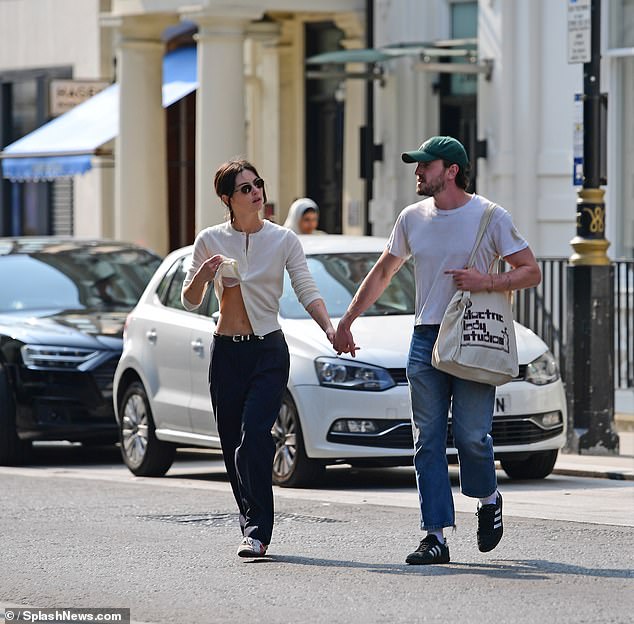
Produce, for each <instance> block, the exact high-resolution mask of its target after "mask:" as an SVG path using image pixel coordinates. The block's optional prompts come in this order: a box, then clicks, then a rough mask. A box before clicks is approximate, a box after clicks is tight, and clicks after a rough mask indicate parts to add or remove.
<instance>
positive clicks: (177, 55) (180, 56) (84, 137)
mask: <svg viewBox="0 0 634 624" xmlns="http://www.w3.org/2000/svg"><path fill="white" fill-rule="evenodd" d="M197 87H198V82H197V79H196V48H195V47H189V48H179V49H178V50H174V51H173V52H170V53H169V54H166V55H165V57H164V58H163V107H165V108H167V107H168V106H170V104H173V103H174V102H177V101H178V100H180V99H181V98H183V97H185V96H186V95H188V94H189V93H191V92H192V91H195V90H196V88H197ZM118 132H119V85H117V84H114V85H111V86H110V87H108V88H106V89H104V90H103V91H101V92H100V93H98V94H97V95H95V96H93V97H91V98H90V99H89V100H86V101H85V102H83V103H82V104H79V105H78V106H76V107H75V108H73V109H71V110H69V111H68V112H67V113H64V114H63V115H60V116H59V117H57V118H56V119H53V120H52V121H49V122H48V123H47V124H44V125H43V126H40V127H39V128H37V130H34V131H33V132H31V133H30V134H27V135H26V136H24V137H22V138H21V139H19V140H18V141H15V142H14V143H11V145H8V146H7V147H6V148H5V149H4V150H3V152H2V153H1V154H0V158H2V161H1V162H2V175H3V177H5V178H9V179H11V180H14V181H27V180H29V181H37V180H50V179H53V178H59V177H68V176H73V175H77V174H80V173H85V172H86V171H88V170H89V169H90V168H91V167H92V163H91V160H92V156H93V155H94V154H96V153H97V151H98V149H99V148H100V147H101V146H102V145H104V144H105V143H107V142H108V141H111V140H112V139H114V138H115V137H116V136H117V134H118Z"/></svg>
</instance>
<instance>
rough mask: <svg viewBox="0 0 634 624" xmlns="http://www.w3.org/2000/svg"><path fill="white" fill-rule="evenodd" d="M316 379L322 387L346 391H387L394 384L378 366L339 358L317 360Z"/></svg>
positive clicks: (389, 376) (388, 375) (385, 371)
mask: <svg viewBox="0 0 634 624" xmlns="http://www.w3.org/2000/svg"><path fill="white" fill-rule="evenodd" d="M315 369H316V370H317V378H318V379H319V383H320V384H321V385H322V386H328V387H329V388H344V389H346V390H375V391H380V390H387V389H388V388H393V387H394V386H395V385H396V383H395V382H394V379H392V376H391V375H390V373H388V372H387V370H385V369H384V368H381V367H379V366H372V365H371V364H362V363H360V362H359V363H356V362H350V361H348V360H342V359H340V358H317V359H316V360H315Z"/></svg>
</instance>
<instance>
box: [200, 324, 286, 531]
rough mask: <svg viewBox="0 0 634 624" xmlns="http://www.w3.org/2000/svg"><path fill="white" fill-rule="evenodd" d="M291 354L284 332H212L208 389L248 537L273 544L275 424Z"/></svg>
mask: <svg viewBox="0 0 634 624" xmlns="http://www.w3.org/2000/svg"><path fill="white" fill-rule="evenodd" d="M288 372H289V354H288V346H287V345H286V340H285V339H284V334H282V332H281V331H279V330H278V331H275V332H272V333H270V334H267V335H266V336H264V337H262V338H258V337H252V339H251V340H249V341H245V342H233V341H232V340H231V339H230V338H228V337H224V336H221V337H214V340H213V342H212V345H211V364H210V366H209V391H210V394H211V404H212V406H213V410H214V415H215V418H216V423H217V426H218V435H219V437H220V443H221V446H222V455H223V458H224V461H225V466H226V467H227V474H228V475H229V481H230V482H231V488H232V490H233V495H234V497H235V499H236V502H237V503H238V509H239V511H240V528H241V529H242V534H243V535H244V536H246V537H253V538H255V539H258V540H260V541H261V542H262V543H263V544H269V543H270V541H271V534H272V532H273V482H272V472H273V458H274V456H275V442H274V441H273V437H272V436H271V427H272V426H273V423H274V422H275V419H276V418H277V416H278V414H279V411H280V407H281V405H282V398H283V396H284V392H285V390H286V384H287V383H288Z"/></svg>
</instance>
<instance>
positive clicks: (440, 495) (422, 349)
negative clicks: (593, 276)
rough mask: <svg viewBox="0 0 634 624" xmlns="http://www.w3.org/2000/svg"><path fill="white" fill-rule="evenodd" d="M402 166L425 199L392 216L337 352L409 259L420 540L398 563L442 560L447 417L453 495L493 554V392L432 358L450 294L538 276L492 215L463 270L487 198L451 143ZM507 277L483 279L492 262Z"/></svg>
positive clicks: (496, 511) (496, 520)
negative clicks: (456, 488)
mask: <svg viewBox="0 0 634 624" xmlns="http://www.w3.org/2000/svg"><path fill="white" fill-rule="evenodd" d="M401 157H402V159H403V161H404V162H406V163H417V165H416V171H415V174H416V193H417V194H418V195H421V196H426V199H423V200H421V201H419V202H417V203H415V204H412V205H410V206H407V207H406V208H405V209H404V210H403V211H402V212H401V214H400V215H399V217H398V219H397V220H396V224H395V225H394V229H393V230H392V234H391V236H390V238H389V241H388V243H387V247H386V249H385V251H384V252H383V254H382V255H381V257H380V258H379V260H378V262H377V263H376V264H375V266H374V267H373V268H372V269H371V271H370V272H369V273H368V275H367V276H366V278H365V279H364V281H363V282H362V284H361V286H360V287H359V289H358V291H357V293H356V295H355V296H354V298H353V300H352V302H351V303H350V306H349V307H348V310H347V311H346V313H345V314H344V316H343V317H342V319H341V321H340V322H339V326H338V328H337V333H336V337H335V341H334V347H335V349H336V350H337V352H338V353H343V352H346V353H350V354H351V355H352V356H353V357H354V355H355V351H356V349H357V348H358V347H357V346H356V345H355V343H354V339H353V337H352V333H351V330H350V327H351V325H352V322H353V321H354V319H356V318H357V317H358V316H359V315H360V314H362V313H363V312H364V311H365V310H366V309H367V308H369V307H370V306H371V305H372V304H373V303H374V302H375V301H376V300H377V299H378V297H379V296H380V295H381V293H382V292H383V291H384V290H385V288H386V287H387V285H388V284H389V282H390V279H391V278H392V276H393V275H394V274H395V273H396V272H397V271H398V270H399V269H400V267H401V266H402V265H403V263H404V262H405V261H406V260H407V258H408V257H410V256H411V257H412V258H413V261H414V265H415V279H416V319H415V327H414V333H413V336H412V341H411V345H410V352H409V357H408V362H407V378H408V382H409V386H410V395H411V400H412V420H413V429H414V447H415V449H414V451H415V453H414V466H415V469H416V482H417V486H418V494H419V500H420V505H421V529H422V530H423V531H425V532H426V536H425V537H424V538H423V539H422V540H421V542H420V545H419V547H418V548H417V549H416V550H415V551H414V552H412V553H411V554H410V555H408V556H407V559H406V561H407V563H409V564H434V563H448V562H449V548H448V546H447V543H446V542H445V539H444V535H443V530H444V528H445V527H450V526H455V511H454V505H453V497H452V493H451V485H450V481H449V471H448V467H447V456H446V437H447V419H448V412H449V409H450V407H451V413H452V428H453V435H454V441H455V446H456V449H457V450H458V458H459V461H460V488H461V492H462V493H463V494H465V495H466V496H470V497H473V498H477V499H479V503H478V511H477V515H478V532H477V543H478V548H479V549H480V551H482V552H487V551H490V550H493V548H495V547H496V546H497V544H498V543H499V541H500V539H501V538H502V532H503V526H502V495H501V494H500V493H499V492H498V490H497V480H496V473H495V463H494V458H493V444H492V440H491V436H490V431H491V425H492V420H493V408H494V401H495V388H494V386H490V385H488V384H481V383H476V382H473V381H466V380H463V379H459V378H457V377H453V376H452V375H449V374H447V373H444V372H441V371H439V370H437V369H435V368H434V367H433V366H432V364H431V353H432V349H433V346H434V343H435V341H436V337H437V335H438V329H439V326H440V322H441V320H442V317H443V314H444V311H445V308H446V307H447V305H448V303H449V301H450V299H451V297H452V296H453V294H454V293H455V292H456V290H457V289H460V290H469V291H472V292H476V291H482V290H488V291H492V290H495V291H510V290H516V289H521V288H529V287H531V286H535V285H537V284H539V282H540V280H541V273H540V270H539V266H538V265H537V263H536V261H535V257H534V255H533V252H532V251H531V250H530V248H529V246H528V243H527V242H526V241H525V240H524V239H523V238H522V237H521V236H520V234H519V233H518V232H517V230H516V229H515V227H514V225H513V222H512V219H511V216H510V215H509V213H508V212H506V211H505V210H503V209H502V208H499V207H498V208H496V210H495V212H494V213H493V216H492V218H491V222H490V223H489V226H488V228H487V231H486V234H485V236H484V238H483V240H482V243H481V244H480V247H479V249H478V253H477V255H476V259H475V266H474V267H472V268H470V269H465V268H464V267H465V265H466V264H467V262H468V259H469V255H470V253H471V250H472V248H473V245H474V243H475V238H476V234H477V231H478V226H479V224H480V218H481V217H482V214H483V212H484V210H485V208H486V207H487V206H488V205H489V204H490V202H489V200H487V199H485V198H484V197H481V196H479V195H476V194H470V193H467V192H466V189H467V187H468V184H469V179H468V165H469V161H468V157H467V153H466V151H465V149H464V147H463V145H462V144H461V143H460V142H459V141H457V140H456V139H454V138H452V137H446V136H435V137H432V138H430V139H428V140H427V141H425V142H424V143H423V144H422V145H421V146H420V148H419V149H417V150H414V151H411V152H405V153H403V154H402V156H401ZM498 256H499V257H502V258H504V259H505V260H506V261H507V262H508V263H509V264H510V265H511V267H512V269H511V270H510V271H508V272H506V273H502V274H495V275H492V274H489V273H488V272H487V271H488V268H489V267H490V266H491V263H492V262H493V261H494V259H495V258H496V257H498Z"/></svg>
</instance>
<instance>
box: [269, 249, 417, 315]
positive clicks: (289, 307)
mask: <svg viewBox="0 0 634 624" xmlns="http://www.w3.org/2000/svg"><path fill="white" fill-rule="evenodd" d="M379 256H380V254H379V253H377V252H359V253H339V254H316V255H311V256H308V257H307V258H306V260H307V262H308V268H309V269H310V272H311V273H312V275H313V278H314V279H315V283H316V284H317V288H318V289H319V292H320V293H321V296H322V297H323V298H324V301H325V302H326V308H327V309H328V313H329V314H330V316H331V317H333V318H339V317H341V316H343V314H344V312H345V311H346V309H347V308H348V305H349V304H350V302H351V301H352V297H353V296H354V294H355V293H356V292H357V289H358V288H359V285H360V284H361V282H362V281H363V279H364V278H365V276H366V275H367V274H368V272H369V271H370V269H371V268H372V267H373V266H374V264H375V263H376V261H377V260H378V259H379ZM415 302H416V292H415V286H414V269H413V265H412V263H411V262H406V263H405V264H404V265H403V266H402V267H401V270H400V271H399V272H398V273H396V275H394V277H393V278H392V280H391V281H390V283H389V285H388V287H387V288H386V289H385V290H384V291H383V294H382V295H381V296H380V297H379V298H378V299H377V301H376V302H375V304H374V305H372V306H371V307H370V308H368V310H366V312H365V313H364V316H388V315H396V314H414V310H415ZM280 314H281V315H282V316H283V317H284V318H290V319H302V318H310V316H309V314H308V312H306V310H305V309H304V307H303V306H302V304H301V303H299V301H298V300H297V297H296V296H295V292H294V291H293V288H292V286H291V281H290V279H289V277H288V274H287V273H285V274H284V293H283V295H282V298H281V300H280Z"/></svg>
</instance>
